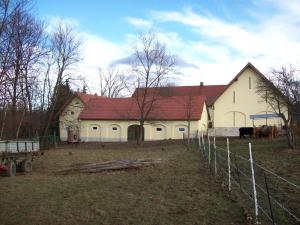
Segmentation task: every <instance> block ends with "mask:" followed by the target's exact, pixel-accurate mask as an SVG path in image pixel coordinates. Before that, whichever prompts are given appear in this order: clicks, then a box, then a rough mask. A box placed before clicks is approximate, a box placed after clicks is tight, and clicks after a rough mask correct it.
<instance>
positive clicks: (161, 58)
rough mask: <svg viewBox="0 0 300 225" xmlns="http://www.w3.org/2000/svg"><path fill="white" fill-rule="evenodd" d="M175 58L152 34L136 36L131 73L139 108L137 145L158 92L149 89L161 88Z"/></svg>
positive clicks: (139, 142)
mask: <svg viewBox="0 0 300 225" xmlns="http://www.w3.org/2000/svg"><path fill="white" fill-rule="evenodd" d="M174 67H175V57H174V56H172V55H169V54H168V53H167V49H166V46H165V45H164V44H162V43H160V42H159V41H158V40H157V39H156V37H155V35H154V34H153V33H144V34H141V35H139V36H138V41H137V44H136V45H135V46H134V47H133V60H132V63H131V68H132V73H133V74H134V76H135V81H134V84H133V87H134V88H138V91H136V92H135V95H134V96H133V97H134V98H135V100H136V103H137V105H138V108H139V114H140V115H139V123H140V125H139V134H140V135H139V137H138V141H137V144H138V145H141V143H142V141H143V135H142V134H143V130H144V124H145V121H147V120H148V119H149V115H150V113H151V111H152V110H153V109H154V108H155V107H156V106H155V103H156V101H157V99H158V91H157V93H155V91H151V92H150V91H149V90H150V88H151V89H152V88H154V89H155V88H158V87H160V86H162V85H163V84H164V83H165V82H166V79H167V76H168V75H169V74H171V73H172V72H174Z"/></svg>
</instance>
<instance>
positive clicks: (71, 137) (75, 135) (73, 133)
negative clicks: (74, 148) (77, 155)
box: [67, 126, 79, 143]
mask: <svg viewBox="0 0 300 225" xmlns="http://www.w3.org/2000/svg"><path fill="white" fill-rule="evenodd" d="M67 129H68V143H74V142H78V141H79V129H78V127H73V126H70V127H68V128H67Z"/></svg>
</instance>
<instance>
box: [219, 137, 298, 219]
mask: <svg viewBox="0 0 300 225" xmlns="http://www.w3.org/2000/svg"><path fill="white" fill-rule="evenodd" d="M249 142H251V143H252V152H253V158H254V160H255V162H256V163H257V164H259V165H260V166H263V167H264V168H267V169H268V170H271V171H273V172H275V173H276V174H277V175H279V176H281V177H283V178H285V179H287V180H288V181H291V182H292V183H294V184H296V185H298V186H300V151H299V150H294V151H292V150H290V149H287V144H286V139H284V138H278V139H274V140H269V139H252V140H250V139H242V140H240V139H232V138H231V139H230V151H231V152H232V153H235V154H236V155H235V154H232V155H231V161H232V164H233V166H232V167H233V168H232V171H231V173H232V177H233V178H234V179H235V180H236V181H240V184H241V186H242V188H243V189H244V190H246V191H247V193H248V194H250V195H252V193H253V187H252V182H251V170H250V163H249V161H247V160H243V159H241V158H239V157H238V156H237V155H239V156H242V157H244V158H245V159H249V147H248V144H249ZM216 144H217V146H219V147H221V149H220V150H219V154H220V155H222V156H223V159H225V160H223V168H224V169H225V170H227V151H226V141H225V139H219V140H218V141H217V142H216ZM222 149H224V150H222ZM220 161H221V160H219V164H220ZM220 165H221V164H220ZM236 165H237V166H238V167H239V170H241V171H242V172H243V173H244V174H246V175H247V177H245V176H243V175H241V174H240V175H238V174H237V172H236V171H237V170H236ZM254 170H255V180H256V184H257V185H259V186H260V187H262V188H263V189H265V190H266V182H265V176H266V179H267V182H268V189H269V192H270V195H271V196H272V197H273V198H274V199H276V200H277V201H279V202H280V203H281V204H283V205H284V206H285V207H286V208H287V209H288V210H289V211H290V212H292V213H293V214H294V215H296V216H297V217H298V218H300V189H299V188H297V187H295V186H293V185H290V184H288V183H287V182H285V181H283V180H282V179H278V177H276V176H274V175H272V174H270V173H269V172H266V171H264V170H263V169H262V168H261V167H259V166H255V165H254ZM226 179H227V176H226V174H225V180H226ZM233 188H234V189H235V192H236V191H237V190H239V188H240V187H239V185H235V186H234V187H233ZM243 199H244V200H247V203H248V205H249V203H250V207H251V208H253V203H252V202H251V201H249V200H248V198H247V197H245V196H243ZM257 199H258V204H259V205H260V206H261V207H263V208H264V210H265V211H266V212H267V213H268V214H269V215H270V211H269V202H268V198H267V195H266V194H265V193H264V192H263V191H262V190H261V189H259V188H258V187H257ZM272 210H273V214H274V217H275V221H276V222H277V224H299V223H297V222H296V221H295V220H294V219H292V218H291V217H290V216H289V215H288V214H287V213H286V212H284V210H282V209H281V208H280V206H278V205H277V204H275V203H274V202H273V203H272ZM252 212H253V209H252ZM260 215H262V213H261V212H260Z"/></svg>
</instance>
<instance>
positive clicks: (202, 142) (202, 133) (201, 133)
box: [201, 132, 205, 155]
mask: <svg viewBox="0 0 300 225" xmlns="http://www.w3.org/2000/svg"><path fill="white" fill-rule="evenodd" d="M201 136H202V144H203V151H204V155H205V143H204V138H203V132H202V133H201Z"/></svg>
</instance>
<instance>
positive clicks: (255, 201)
mask: <svg viewBox="0 0 300 225" xmlns="http://www.w3.org/2000/svg"><path fill="white" fill-rule="evenodd" d="M249 157H250V167H251V174H252V186H253V199H254V207H255V222H256V223H258V205H257V194H256V184H255V175H254V167H253V158H252V148H251V143H249Z"/></svg>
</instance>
